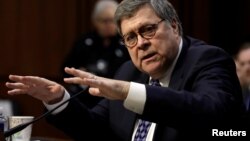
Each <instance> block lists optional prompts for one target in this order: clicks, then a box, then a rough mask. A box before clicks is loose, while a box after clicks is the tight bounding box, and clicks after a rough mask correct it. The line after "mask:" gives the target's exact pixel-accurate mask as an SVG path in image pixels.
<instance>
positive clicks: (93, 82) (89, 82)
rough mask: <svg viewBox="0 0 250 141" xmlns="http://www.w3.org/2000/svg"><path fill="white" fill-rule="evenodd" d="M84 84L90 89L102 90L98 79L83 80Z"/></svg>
mask: <svg viewBox="0 0 250 141" xmlns="http://www.w3.org/2000/svg"><path fill="white" fill-rule="evenodd" d="M84 82H85V83H86V84H87V85H89V86H90V87H95V88H102V84H103V82H102V80H100V79H84Z"/></svg>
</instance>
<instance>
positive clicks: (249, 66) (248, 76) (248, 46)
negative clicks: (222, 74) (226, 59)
mask: <svg viewBox="0 0 250 141" xmlns="http://www.w3.org/2000/svg"><path fill="white" fill-rule="evenodd" d="M235 63H236V67H237V75H238V77H239V80H240V84H241V87H242V93H243V98H244V103H245V105H246V109H247V110H249V108H250V42H247V43H244V44H243V45H242V46H241V47H240V49H239V51H238V53H237V55H236V58H235Z"/></svg>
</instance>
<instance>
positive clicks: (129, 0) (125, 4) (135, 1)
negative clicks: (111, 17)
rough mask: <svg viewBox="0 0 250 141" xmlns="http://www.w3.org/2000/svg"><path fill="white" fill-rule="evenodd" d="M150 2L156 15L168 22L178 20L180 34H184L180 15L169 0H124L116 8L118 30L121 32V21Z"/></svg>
mask: <svg viewBox="0 0 250 141" xmlns="http://www.w3.org/2000/svg"><path fill="white" fill-rule="evenodd" d="M146 4H148V5H149V6H151V7H152V9H153V10H154V11H155V13H156V15H157V16H158V17H159V18H161V19H165V21H167V22H168V23H173V22H176V23H177V25H178V30H179V35H181V36H182V34H183V31H182V26H181V22H180V20H179V17H178V15H177V13H176V11H175V9H174V7H173V6H172V4H171V3H170V2H169V1H168V0H123V1H122V2H121V3H120V4H119V6H118V7H117V9H116V12H115V23H116V25H117V27H118V32H119V33H121V21H122V20H123V19H124V18H131V17H133V16H134V14H135V13H136V12H137V11H138V10H139V9H140V8H141V7H142V6H145V5H146Z"/></svg>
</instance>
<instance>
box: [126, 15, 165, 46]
mask: <svg viewBox="0 0 250 141" xmlns="http://www.w3.org/2000/svg"><path fill="white" fill-rule="evenodd" d="M163 21H165V19H161V20H160V21H159V22H157V23H155V24H147V25H144V26H141V27H140V28H139V29H138V30H137V32H130V33H127V34H125V35H123V36H122V41H121V42H122V43H123V44H124V45H125V46H126V47H128V48H133V47H135V46H136V45H137V43H138V35H140V36H141V37H142V38H144V39H152V38H153V37H154V36H155V33H156V31H157V29H158V26H159V24H160V23H161V22H163ZM147 26H151V27H152V28H154V30H153V32H152V33H153V34H152V35H150V36H149V37H147V35H146V37H145V35H143V33H141V32H140V30H141V29H142V28H144V27H147ZM131 33H133V34H135V35H136V41H135V43H134V45H130V46H129V45H127V44H126V42H125V39H124V37H125V36H127V35H129V34H131Z"/></svg>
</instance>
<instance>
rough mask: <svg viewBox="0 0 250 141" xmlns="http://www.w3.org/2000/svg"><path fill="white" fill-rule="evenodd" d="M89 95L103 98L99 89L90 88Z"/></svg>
mask: <svg viewBox="0 0 250 141" xmlns="http://www.w3.org/2000/svg"><path fill="white" fill-rule="evenodd" d="M89 93H90V94H91V95H93V96H99V97H102V94H101V93H100V90H99V89H98V88H89Z"/></svg>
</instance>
